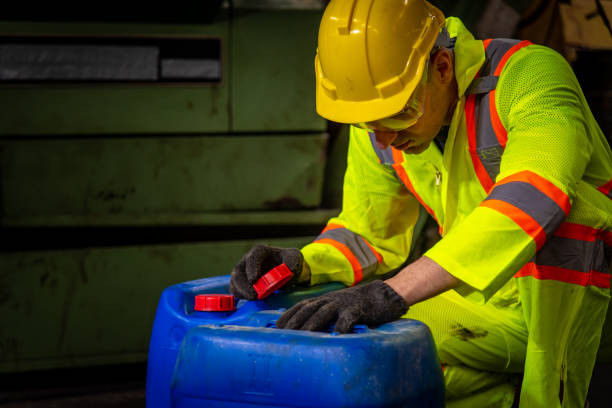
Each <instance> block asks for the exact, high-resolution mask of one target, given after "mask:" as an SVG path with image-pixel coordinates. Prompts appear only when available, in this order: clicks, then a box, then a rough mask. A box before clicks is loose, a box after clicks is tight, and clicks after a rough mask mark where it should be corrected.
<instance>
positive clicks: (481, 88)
mask: <svg viewBox="0 0 612 408" xmlns="http://www.w3.org/2000/svg"><path fill="white" fill-rule="evenodd" d="M498 80H499V77H496V76H495V75H487V76H485V77H478V78H475V79H474V80H473V81H472V83H471V84H470V86H468V88H467V90H466V91H465V94H466V95H473V94H482V93H489V92H491V91H492V90H494V89H495V88H496V87H497V81H498Z"/></svg>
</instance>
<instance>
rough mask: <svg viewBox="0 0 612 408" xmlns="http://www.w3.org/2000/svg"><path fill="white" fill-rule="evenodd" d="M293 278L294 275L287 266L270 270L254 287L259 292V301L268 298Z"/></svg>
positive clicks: (283, 265) (279, 266)
mask: <svg viewBox="0 0 612 408" xmlns="http://www.w3.org/2000/svg"><path fill="white" fill-rule="evenodd" d="M292 277H293V273H292V272H291V270H290V269H289V267H287V265H285V264H280V265H278V266H277V267H276V268H273V269H270V271H268V273H266V274H265V275H264V276H262V277H261V278H259V279H258V280H257V282H255V284H254V285H253V289H255V292H257V299H263V298H265V297H268V296H269V295H270V294H271V293H273V292H274V291H275V290H277V289H278V288H280V287H281V286H283V285H284V284H285V283H287V282H288V281H289V280H290V279H291V278H292Z"/></svg>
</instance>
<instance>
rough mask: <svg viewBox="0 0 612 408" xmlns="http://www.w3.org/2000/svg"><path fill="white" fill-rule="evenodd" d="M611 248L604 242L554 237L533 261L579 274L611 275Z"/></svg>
mask: <svg viewBox="0 0 612 408" xmlns="http://www.w3.org/2000/svg"><path fill="white" fill-rule="evenodd" d="M610 249H611V248H610V247H607V245H606V244H605V242H604V241H602V240H599V239H598V240H595V241H582V240H578V239H571V238H565V237H558V236H556V235H552V236H551V237H550V238H549V239H548V241H547V242H546V244H545V245H544V246H543V247H542V249H540V251H539V252H538V253H537V254H536V256H535V257H534V259H533V261H534V262H535V263H536V264H538V265H545V266H556V267H559V268H565V269H571V270H574V271H579V272H585V273H588V272H591V271H596V272H601V273H610V269H609V268H610V255H609V254H607V253H606V252H608V251H609V250H610Z"/></svg>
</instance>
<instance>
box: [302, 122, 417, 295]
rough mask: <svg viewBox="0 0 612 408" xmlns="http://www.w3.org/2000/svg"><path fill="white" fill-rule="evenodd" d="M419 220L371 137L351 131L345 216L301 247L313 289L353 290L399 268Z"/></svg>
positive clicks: (410, 199) (410, 198)
mask: <svg viewBox="0 0 612 408" xmlns="http://www.w3.org/2000/svg"><path fill="white" fill-rule="evenodd" d="M418 217H419V203H418V201H417V200H416V199H415V198H414V197H413V196H412V195H411V194H410V192H409V191H408V190H407V189H406V188H405V187H404V186H403V185H402V184H401V182H400V181H399V180H398V179H397V177H396V175H395V172H394V170H393V169H392V168H391V166H387V165H384V164H381V163H380V160H379V158H378V156H377V155H376V153H375V151H374V149H373V147H372V143H371V141H370V137H369V135H368V134H367V132H366V131H365V130H363V129H357V128H355V127H351V134H350V139H349V151H348V161H347V170H346V173H345V176H344V186H343V200H342V212H341V213H340V215H339V216H338V217H336V218H333V219H331V220H330V221H329V223H328V224H327V228H326V229H325V230H323V232H322V233H321V234H320V235H319V236H318V237H317V239H316V240H315V241H314V242H313V243H311V244H309V245H307V246H306V247H304V248H302V254H303V255H304V259H305V261H306V264H307V265H308V266H309V267H310V273H311V278H310V280H311V284H313V285H316V284H319V283H325V282H330V281H335V282H342V283H344V284H345V285H347V286H351V285H354V284H357V283H359V282H361V281H366V280H368V279H371V278H373V277H375V276H376V275H381V274H385V273H387V272H389V271H391V270H394V269H396V268H398V267H399V266H400V265H401V264H402V263H403V262H404V261H405V260H406V258H407V257H408V255H409V252H410V246H411V243H412V234H413V230H414V226H415V224H416V222H417V219H418Z"/></svg>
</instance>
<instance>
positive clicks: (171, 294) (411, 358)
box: [147, 276, 444, 408]
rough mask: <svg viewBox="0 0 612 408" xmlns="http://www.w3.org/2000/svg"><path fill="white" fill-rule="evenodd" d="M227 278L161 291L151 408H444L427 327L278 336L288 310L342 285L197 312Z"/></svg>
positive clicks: (410, 324)
mask: <svg viewBox="0 0 612 408" xmlns="http://www.w3.org/2000/svg"><path fill="white" fill-rule="evenodd" d="M228 286H229V277H228V276H224V277H218V278H210V279H203V280H198V281H193V282H187V283H183V284H180V285H175V286H172V287H170V288H168V289H166V290H165V291H164V293H163V294H162V296H161V299H160V303H159V306H158V310H157V315H156V318H155V324H154V327H153V333H152V338H151V344H150V348H149V366H148V372H147V407H149V408H153V407H235V408H237V407H259V408H262V407H408V406H414V407H443V406H444V381H443V377H442V371H441V367H440V362H439V360H438V356H437V354H436V350H435V346H434V343H433V339H432V336H431V333H430V331H429V329H428V328H427V326H425V325H424V324H422V323H420V322H418V321H415V320H407V319H401V320H399V321H396V322H392V323H388V324H385V325H382V326H380V327H377V328H375V329H370V328H367V327H365V326H357V327H356V328H355V330H354V333H351V334H343V335H338V334H336V333H332V332H331V330H330V331H329V332H327V333H318V332H305V331H296V330H282V329H277V328H276V327H275V322H276V320H277V319H278V317H279V316H280V315H281V314H282V310H283V309H284V308H289V307H290V306H292V305H293V304H295V303H297V302H298V301H300V300H302V299H305V298H308V297H312V296H318V295H321V294H323V293H325V292H328V291H330V290H335V289H338V288H340V287H342V286H341V285H338V284H330V285H321V286H318V287H313V288H310V289H308V290H305V291H299V292H283V291H279V292H277V293H275V294H273V295H272V296H270V297H269V298H267V299H264V300H261V301H253V302H245V301H240V302H239V303H238V305H237V306H238V308H237V310H236V311H234V312H196V311H194V308H193V307H194V299H195V296H196V295H198V294H203V293H228V292H227V290H228Z"/></svg>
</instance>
